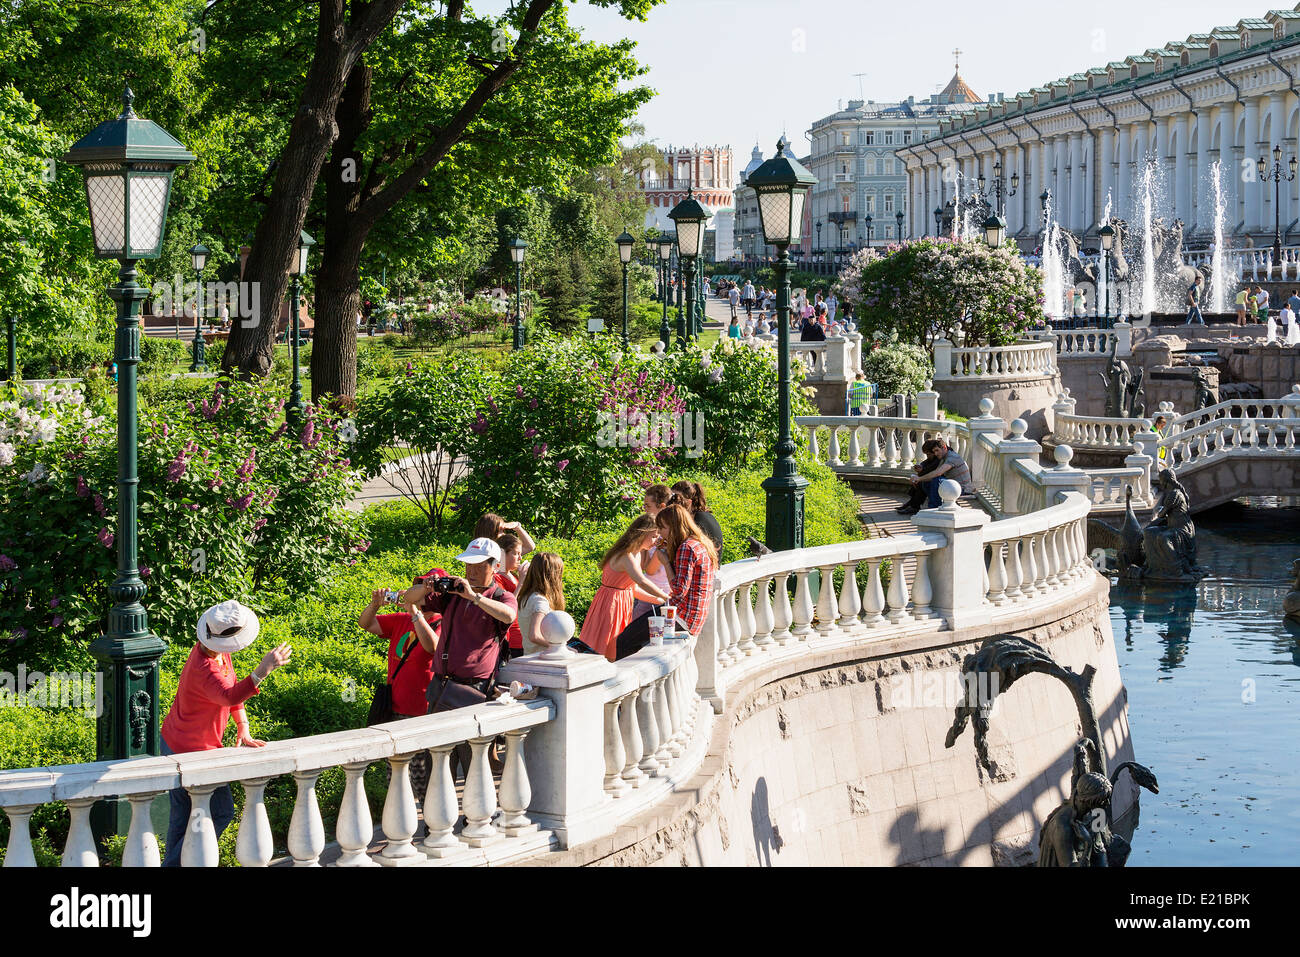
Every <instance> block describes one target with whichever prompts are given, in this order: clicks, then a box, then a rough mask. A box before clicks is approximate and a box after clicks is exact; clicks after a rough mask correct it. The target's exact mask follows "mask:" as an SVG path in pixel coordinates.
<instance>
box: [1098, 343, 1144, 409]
mask: <svg viewBox="0 0 1300 957" xmlns="http://www.w3.org/2000/svg"><path fill="white" fill-rule="evenodd" d="M1117 341H1118V340H1115V339H1112V340H1111V347H1110V367H1109V368H1108V369H1107V370H1106V372H1098V373H1097V375H1098V376H1100V377H1101V381H1102V384H1103V385H1104V386H1105V388H1106V415H1107V416H1108V417H1111V418H1118V419H1127V418H1137V417H1140V416H1141V415H1142V413H1143V412H1144V411H1145V410H1146V398H1145V396H1146V393H1145V391H1144V390H1143V388H1142V375H1143V373H1142V370H1139V371H1138V374H1137V375H1136V376H1134V375H1133V373H1132V372H1131V371H1129V367H1128V363H1127V362H1125V361H1124V360H1123V359H1121V358H1119V357H1118V356H1117V355H1116V354H1115V349H1116V344H1117Z"/></svg>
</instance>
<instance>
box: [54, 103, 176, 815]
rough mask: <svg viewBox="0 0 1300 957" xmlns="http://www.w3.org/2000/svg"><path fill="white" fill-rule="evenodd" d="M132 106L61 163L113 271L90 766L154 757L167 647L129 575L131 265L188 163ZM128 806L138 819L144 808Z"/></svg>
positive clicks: (118, 807) (162, 222) (134, 440)
mask: <svg viewBox="0 0 1300 957" xmlns="http://www.w3.org/2000/svg"><path fill="white" fill-rule="evenodd" d="M134 99H135V95H134V94H133V93H132V92H131V88H130V87H127V88H126V89H125V91H124V92H123V94H122V107H123V108H122V113H121V114H120V115H119V116H118V117H117V118H116V119H112V120H108V121H107V122H104V123H101V124H99V126H97V127H95V128H94V129H93V130H91V131H90V132H89V133H87V134H86V135H85V136H83V137H82V138H81V139H79V140H78V141H77V142H76V143H74V144H73V146H72V149H71V150H69V151H68V154H67V155H66V156H65V157H64V161H65V162H67V163H71V164H72V165H74V166H80V167H81V171H82V174H83V175H84V176H85V178H86V200H87V203H88V205H89V207H90V225H91V233H92V236H93V239H94V242H95V256H96V257H97V258H99V259H116V260H117V261H118V263H119V264H120V268H119V270H118V274H117V277H118V282H117V285H115V286H113V287H111V288H110V289H109V291H108V294H109V296H110V297H111V298H112V299H113V300H114V301H115V302H116V303H117V334H116V336H115V338H114V343H115V344H114V354H113V359H114V362H115V363H116V365H117V369H118V382H117V577H116V578H114V579H113V583H112V584H111V585H109V586H108V595H109V597H110V598H111V599H112V601H113V607H112V608H111V609H109V613H108V630H107V632H105V634H104V635H102V636H101V637H99V638H96V639H95V640H94V641H93V642H91V644H90V653H91V654H92V655H94V657H95V659H96V660H97V661H98V662H99V665H100V670H101V671H102V672H103V675H104V683H105V686H106V688H105V694H104V707H103V711H102V713H101V715H100V717H99V720H98V727H97V729H96V748H95V751H96V755H97V757H98V758H99V760H108V759H120V758H130V757H134V756H136V755H139V754H158V753H159V737H158V659H159V657H160V656H161V655H162V653H163V652H164V651H165V650H166V648H167V646H166V644H164V643H163V642H162V641H160V640H159V639H158V638H157V637H155V636H154V635H151V634H150V633H149V618H148V615H147V613H146V612H145V608H144V605H143V604H142V603H141V600H142V599H143V598H144V595H145V585H144V582H143V581H141V579H140V571H139V568H138V567H137V561H138V554H137V529H136V494H137V486H138V484H139V482H138V476H137V474H136V472H137V468H136V462H137V455H138V447H139V422H138V419H137V408H136V372H137V369H136V367H137V366H138V365H139V363H140V304H141V302H143V301H144V300H145V299H146V298H148V296H149V290H148V289H145V288H143V287H141V286H140V285H138V284H137V283H136V281H135V279H136V271H135V264H136V262H137V261H138V260H141V259H156V258H158V256H159V255H160V254H161V253H162V245H163V238H164V235H165V232H166V226H167V204H168V201H169V199H170V198H171V185H172V175H173V174H174V173H175V171H176V169H177V167H179V166H182V165H184V164H186V163H192V162H194V158H195V157H194V154H193V153H191V152H190V151H189V150H187V149H186V148H185V147H184V146H183V145H182V144H181V143H180V141H178V140H177V139H176V138H175V137H173V136H172V135H171V134H170V133H168V132H167V131H166V130H164V129H163V128H162V127H160V126H158V125H156V124H154V123H152V122H150V121H149V120H146V119H142V118H141V117H139V116H136V114H135V110H134V109H132V102H133V101H134ZM136 808H137V809H138V810H137V813H143V814H147V813H148V808H149V805H148V804H147V803H146V804H140V805H136ZM127 810H128V808H127V805H126V804H124V803H122V802H120V801H117V800H116V799H108V800H105V801H104V802H103V804H101V805H100V806H99V811H98V816H97V820H98V824H99V827H100V831H101V833H105V832H121V831H122V829H123V828H124V826H125V825H126V824H127V823H128V822H127V820H126V818H127Z"/></svg>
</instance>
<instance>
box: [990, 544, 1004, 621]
mask: <svg viewBox="0 0 1300 957" xmlns="http://www.w3.org/2000/svg"><path fill="white" fill-rule="evenodd" d="M1004 547H1005V543H1003V542H991V543H989V567H988V571H987V574H988V578H989V584H988V588H987V589H986V590H985V594H986V595H988V600H989V601H990V602H992V603H993V604H994V605H1005V604H1006V603H1007V571H1006V568H1005V567H1004V566H1003V564H1002V549H1003V548H1004Z"/></svg>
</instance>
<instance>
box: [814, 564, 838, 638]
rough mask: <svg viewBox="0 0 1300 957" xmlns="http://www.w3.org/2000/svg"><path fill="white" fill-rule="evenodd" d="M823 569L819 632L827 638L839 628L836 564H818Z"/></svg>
mask: <svg viewBox="0 0 1300 957" xmlns="http://www.w3.org/2000/svg"><path fill="white" fill-rule="evenodd" d="M818 568H819V570H820V571H821V591H820V593H819V594H818V596H817V632H818V633H819V634H820V635H821V636H822V637H823V638H825V637H826V636H828V635H831V634H833V633H834V632H836V631H837V630H838V629H837V628H836V627H835V612H836V607H835V605H836V602H835V566H834V565H821V566H818Z"/></svg>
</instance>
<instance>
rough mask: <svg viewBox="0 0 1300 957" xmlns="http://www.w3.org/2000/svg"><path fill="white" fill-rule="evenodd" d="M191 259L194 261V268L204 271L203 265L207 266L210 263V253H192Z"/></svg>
mask: <svg viewBox="0 0 1300 957" xmlns="http://www.w3.org/2000/svg"><path fill="white" fill-rule="evenodd" d="M190 260H191V261H192V262H193V263H194V269H195V270H196V271H197V272H202V271H203V267H204V266H206V265H207V264H208V254H207V253H190Z"/></svg>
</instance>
